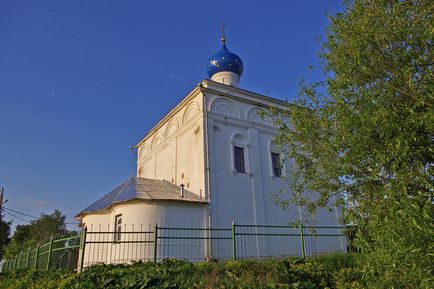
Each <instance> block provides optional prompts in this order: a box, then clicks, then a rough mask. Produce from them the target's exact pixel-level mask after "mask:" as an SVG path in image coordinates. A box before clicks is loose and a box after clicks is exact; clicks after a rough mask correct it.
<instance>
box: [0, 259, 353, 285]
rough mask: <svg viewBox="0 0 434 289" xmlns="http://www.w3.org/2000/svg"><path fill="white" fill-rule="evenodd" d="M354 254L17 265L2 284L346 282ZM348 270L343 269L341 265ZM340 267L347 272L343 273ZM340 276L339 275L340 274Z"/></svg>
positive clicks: (281, 283)
mask: <svg viewBox="0 0 434 289" xmlns="http://www.w3.org/2000/svg"><path fill="white" fill-rule="evenodd" d="M354 260H355V256H353V255H348V254H342V255H332V256H327V257H319V258H312V259H307V260H301V259H296V258H287V259H280V260H278V259H267V260H261V261H253V260H237V261H232V260H231V261H225V262H215V263H191V262H188V261H182V260H172V259H167V260H164V261H162V262H160V263H157V264H154V263H152V262H136V263H133V264H131V265H125V264H117V265H113V264H112V265H95V266H92V267H89V268H86V270H84V271H83V272H82V273H74V272H68V271H61V270H57V271H34V270H17V271H13V272H10V273H6V274H1V275H0V289H3V288H8V289H21V288H23V289H24V288H25V289H28V288H29V289H39V288H41V289H42V288H43V289H51V288H59V289H71V288H86V289H99V288H103V289H109V288H161V289H163V288H180V289H182V288H227V289H230V288H234V289H235V288H288V289H295V288H297V289H315V288H336V284H341V285H339V286H341V287H339V288H355V287H345V284H346V283H345V282H347V281H348V282H350V281H352V279H351V276H355V275H353V274H352V273H351V271H350V270H351V266H352V265H353V264H354V262H355V261H354ZM342 270H343V271H342ZM339 271H341V272H342V273H339ZM335 276H339V278H338V279H337V278H336V277H335Z"/></svg>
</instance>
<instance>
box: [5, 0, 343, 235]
mask: <svg viewBox="0 0 434 289" xmlns="http://www.w3.org/2000/svg"><path fill="white" fill-rule="evenodd" d="M341 10H342V4H341V1H339V0H333V1H331V0H329V1H322V0H316V1H314V0H309V1H306V0H304V1H233V0H232V1H226V0H225V1H188V0H184V1H132V0H129V1H120V0H119V1H106V0H104V1H102V0H100V1H86V0H82V1H78V0H69V1H66V0H65V1H59V0H52V1H30V0H29V1H20V0H16V1H15V0H14V1H3V0H0V187H1V186H3V187H5V190H6V191H5V193H6V199H8V202H7V204H6V206H7V207H9V208H12V209H16V210H20V211H23V212H26V213H29V214H31V215H39V214H40V213H41V212H46V213H51V212H52V211H53V209H54V208H59V209H61V210H62V212H64V213H65V214H67V216H68V219H69V220H73V216H74V215H75V214H76V213H78V212H79V211H80V210H81V209H83V208H84V207H86V206H87V205H89V204H90V203H91V202H94V201H95V200H97V199H98V198H100V197H101V196H103V195H104V194H105V193H107V192H108V191H110V190H111V189H113V188H114V187H115V186H117V185H118V184H119V183H121V182H122V181H124V180H125V179H126V178H127V177H128V176H131V175H135V173H136V169H135V155H134V154H133V153H131V152H130V150H129V147H130V146H131V145H133V144H135V143H136V142H137V141H139V140H140V139H141V138H142V137H143V136H144V135H145V133H146V132H147V131H148V130H149V129H150V128H151V127H152V126H153V125H154V124H155V123H156V122H157V121H158V120H159V119H161V118H162V117H163V116H164V115H165V113H167V112H168V111H169V110H170V108H172V107H173V106H174V105H176V104H177V102H178V101H179V100H180V99H182V98H183V97H184V96H185V95H186V93H187V92H189V91H190V90H191V89H192V88H193V87H194V86H195V85H196V84H197V83H199V82H200V81H201V80H202V79H204V78H206V77H207V75H206V71H205V64H206V61H207V59H208V57H209V56H211V55H212V54H213V53H215V52H217V51H218V50H219V49H220V46H221V44H220V25H221V24H222V23H225V24H226V35H227V46H228V48H229V50H231V51H232V52H235V53H237V54H238V55H239V56H240V57H241V58H242V59H243V61H244V74H243V76H242V78H241V83H240V87H241V88H245V89H248V90H251V91H255V92H258V93H263V94H268V95H270V96H272V97H276V98H281V99H285V98H289V99H293V98H294V96H295V95H296V94H297V89H298V82H299V80H300V79H301V78H306V79H308V80H309V79H310V80H312V79H315V78H318V77H320V73H319V72H315V71H314V72H313V73H312V72H308V70H307V66H308V65H309V64H316V63H317V53H318V50H319V44H318V42H317V40H316V38H317V37H321V36H323V35H324V31H325V28H326V26H327V23H328V19H327V16H326V12H327V13H328V14H329V15H333V14H335V13H336V12H337V11H341ZM6 219H7V220H11V219H14V226H15V225H17V224H21V223H23V222H22V221H20V220H18V219H16V218H13V217H11V216H10V215H6ZM25 219H29V218H25ZM71 228H72V227H71Z"/></svg>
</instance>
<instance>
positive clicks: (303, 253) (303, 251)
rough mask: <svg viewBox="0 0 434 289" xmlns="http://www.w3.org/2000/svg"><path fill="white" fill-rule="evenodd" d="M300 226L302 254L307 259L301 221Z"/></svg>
mask: <svg viewBox="0 0 434 289" xmlns="http://www.w3.org/2000/svg"><path fill="white" fill-rule="evenodd" d="M299 227H300V239H301V256H302V257H303V259H306V251H305V248H304V233H303V224H302V223H301V222H300V224H299Z"/></svg>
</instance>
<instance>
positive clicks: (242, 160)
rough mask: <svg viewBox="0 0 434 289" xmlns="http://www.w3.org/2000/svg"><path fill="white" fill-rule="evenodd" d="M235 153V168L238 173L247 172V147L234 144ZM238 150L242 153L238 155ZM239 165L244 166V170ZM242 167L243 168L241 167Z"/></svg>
mask: <svg viewBox="0 0 434 289" xmlns="http://www.w3.org/2000/svg"><path fill="white" fill-rule="evenodd" d="M232 148H233V154H234V169H235V172H236V173H241V174H245V173H247V172H246V156H245V153H244V150H245V148H244V147H242V146H239V145H236V144H235V145H233V147H232ZM237 152H240V153H241V155H237ZM238 165H240V166H242V170H239V169H238ZM240 169H241V168H240Z"/></svg>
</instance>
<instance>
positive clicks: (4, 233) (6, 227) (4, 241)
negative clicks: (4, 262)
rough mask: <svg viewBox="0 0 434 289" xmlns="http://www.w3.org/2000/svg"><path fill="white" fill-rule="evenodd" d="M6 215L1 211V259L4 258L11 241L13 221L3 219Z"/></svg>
mask: <svg viewBox="0 0 434 289" xmlns="http://www.w3.org/2000/svg"><path fill="white" fill-rule="evenodd" d="M3 218H4V216H3V214H2V213H1V212H0V260H1V259H3V255H4V253H5V248H6V246H7V245H8V244H9V242H10V234H11V222H6V221H5V220H3Z"/></svg>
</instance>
